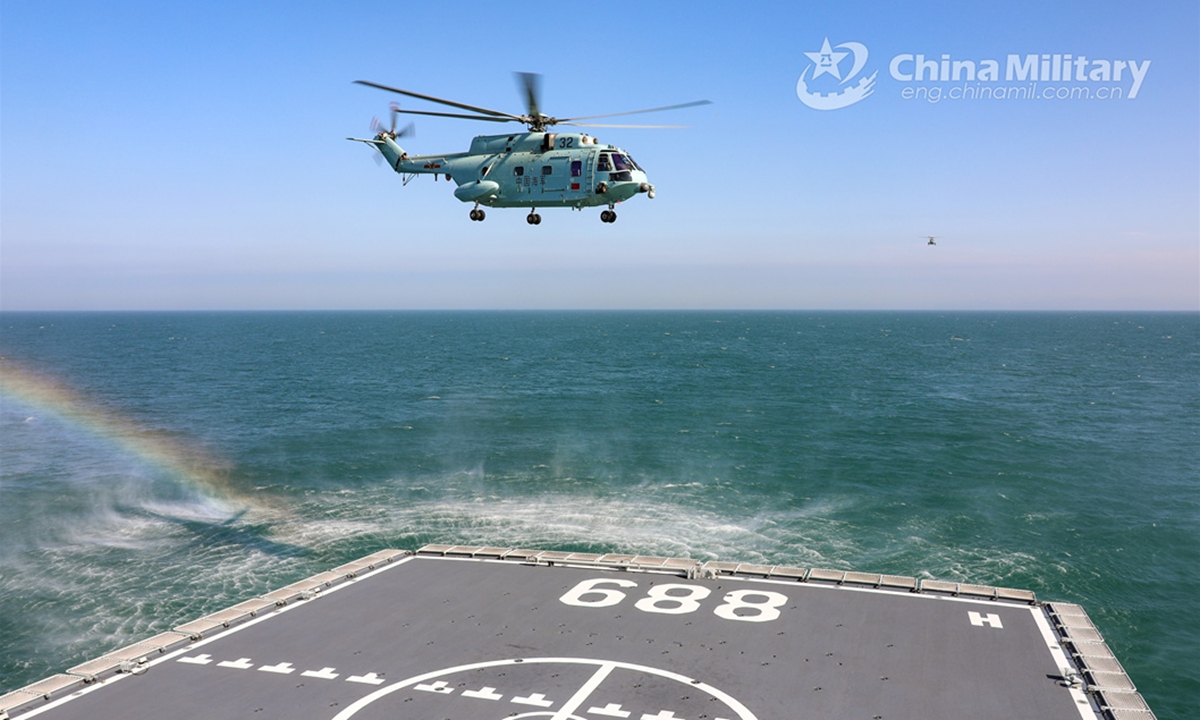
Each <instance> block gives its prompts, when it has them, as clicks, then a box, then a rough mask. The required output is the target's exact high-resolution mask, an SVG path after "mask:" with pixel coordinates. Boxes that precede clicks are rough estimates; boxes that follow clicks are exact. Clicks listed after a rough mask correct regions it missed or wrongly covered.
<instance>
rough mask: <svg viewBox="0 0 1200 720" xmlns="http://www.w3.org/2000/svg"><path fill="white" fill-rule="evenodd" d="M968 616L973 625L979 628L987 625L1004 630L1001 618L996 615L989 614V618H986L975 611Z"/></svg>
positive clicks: (969, 612)
mask: <svg viewBox="0 0 1200 720" xmlns="http://www.w3.org/2000/svg"><path fill="white" fill-rule="evenodd" d="M967 616H968V617H970V618H971V624H972V625H975V626H977V627H983V626H984V625H987V626H988V627H994V628H1001V629H1003V628H1004V625H1003V624H1002V623H1001V622H1000V616H999V615H997V614H996V613H988V614H987V616H984V615H983V614H981V613H977V612H975V611H968V612H967Z"/></svg>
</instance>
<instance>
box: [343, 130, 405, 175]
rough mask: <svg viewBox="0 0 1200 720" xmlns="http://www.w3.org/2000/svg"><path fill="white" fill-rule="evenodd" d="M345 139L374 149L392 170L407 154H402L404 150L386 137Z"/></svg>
mask: <svg viewBox="0 0 1200 720" xmlns="http://www.w3.org/2000/svg"><path fill="white" fill-rule="evenodd" d="M346 139H347V140H350V141H352V142H360V143H366V144H367V145H370V146H372V147H374V148H375V149H376V150H378V151H379V154H380V155H382V156H383V158H384V159H385V160H387V163H388V165H389V166H391V168H392V169H393V170H395V169H397V168H398V167H399V164H400V162H401V159H402V158H404V157H405V156H406V155H407V153H405V152H404V148H402V147H400V144H399V143H397V142H396V141H395V140H393V139H392V138H390V137H387V136H386V135H385V136H384V137H374V138H369V139H368V138H355V137H348V138H346Z"/></svg>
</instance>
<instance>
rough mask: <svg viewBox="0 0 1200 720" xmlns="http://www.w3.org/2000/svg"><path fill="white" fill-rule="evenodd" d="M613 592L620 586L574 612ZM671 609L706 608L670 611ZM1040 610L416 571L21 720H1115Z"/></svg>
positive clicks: (716, 586)
mask: <svg viewBox="0 0 1200 720" xmlns="http://www.w3.org/2000/svg"><path fill="white" fill-rule="evenodd" d="M595 579H604V580H606V581H607V582H601V583H598V584H597V588H596V590H597V591H593V592H591V593H582V592H576V593H575V595H574V598H575V599H574V602H575V604H573V605H572V604H568V602H564V601H563V600H562V598H563V597H564V596H566V597H567V599H568V600H571V598H572V596H571V595H569V594H568V593H569V591H571V590H572V589H573V588H577V587H578V586H579V584H580V583H583V582H585V581H591V580H595ZM618 581H619V582H618ZM620 583H623V584H625V586H624V587H622V586H620ZM630 583H636V585H630ZM668 584H670V585H676V586H682V587H676V588H674V589H664V588H662V587H661V586H663V585H668ZM656 587H657V588H658V589H657V590H655V589H654V588H656ZM706 591H707V592H706ZM735 591H752V592H750V593H749V594H747V593H742V595H741V599H740V602H741V603H742V604H743V605H745V606H746V607H742V608H740V609H738V608H737V607H736V605H737V604H738V602H737V598H736V597H735V598H734V599H735V602H734V604H733V605H732V606H731V605H729V602H728V601H729V594H730V593H733V592H735ZM764 593H773V595H771V594H764ZM671 595H675V596H677V597H678V596H687V598H691V600H690V601H688V600H687V599H686V598H685V599H684V600H683V601H680V600H670V599H662V598H663V597H668V598H669V596H671ZM700 595H706V596H705V597H700ZM735 595H736V593H735ZM656 597H658V598H659V599H658V600H657V601H656V600H655V598H656ZM606 603H611V604H606ZM722 606H725V607H724V608H723V609H722ZM767 606H777V607H767ZM664 611H666V612H664ZM670 611H674V612H670ZM718 611H720V612H718ZM776 612H777V613H778V617H774V618H773V619H766V618H770V617H771V616H772V615H773V614H774V613H776ZM722 613H723V614H722ZM971 613H976V616H975V617H974V620H975V622H972V615H971ZM1040 613H1043V611H1042V610H1041V609H1040V608H1038V607H1036V606H1031V605H1029V604H1025V605H1021V604H1018V603H1004V602H997V601H995V600H964V599H962V598H951V597H939V596H932V595H917V594H912V593H901V592H883V591H872V590H852V589H849V588H846V587H838V586H831V585H826V586H821V585H816V584H808V583H799V582H795V581H762V580H759V581H755V580H748V579H743V578H735V577H719V578H716V579H686V578H683V577H679V576H676V575H669V574H661V573H647V572H622V571H615V570H611V569H601V568H582V569H581V568H574V567H561V566H557V567H547V566H545V565H540V566H535V565H528V564H521V563H516V562H511V561H507V562H506V561H482V560H464V559H451V558H437V557H425V556H416V557H411V558H408V559H404V560H399V561H397V562H396V563H394V564H392V565H389V566H386V567H385V568H383V569H381V570H378V571H376V572H375V573H373V574H369V575H365V576H363V577H361V578H359V579H357V580H353V581H350V582H346V583H344V584H342V585H340V586H337V587H336V588H334V589H332V590H330V591H326V592H324V593H322V594H321V595H319V596H318V597H316V598H314V599H312V600H306V601H301V602H297V603H294V604H291V605H288V606H287V607H285V608H283V609H282V610H280V611H275V612H267V614H265V615H262V616H260V617H258V618H256V619H255V620H252V621H250V622H247V623H244V624H242V625H240V626H235V627H233V628H231V629H230V630H223V631H221V632H218V633H216V634H213V635H210V636H209V637H206V638H204V639H203V640H200V641H198V642H192V643H190V644H188V645H186V647H183V648H181V649H179V650H176V651H173V652H170V653H167V654H164V655H161V656H159V657H158V659H156V660H154V661H153V662H152V663H151V664H150V665H149V666H148V667H147V669H146V671H145V672H144V673H141V674H122V675H116V676H113V677H111V678H110V679H108V680H106V681H105V682H103V683H95V684H92V685H90V686H87V688H86V689H85V690H84V691H83V692H82V693H76V694H75V695H73V696H70V697H68V698H67V699H66V700H65V701H59V702H55V703H52V704H49V705H44V706H42V707H39V708H34V709H32V711H28V712H26V714H24V715H16V716H14V717H39V718H47V719H51V718H53V719H68V718H80V719H83V718H87V719H89V720H93V719H95V718H129V719H130V720H137V719H141V718H145V719H147V720H150V719H153V720H161V719H162V718H219V719H221V720H228V719H230V718H247V719H253V720H266V719H268V718H289V719H292V720H299V719H306V718H313V719H318V718H319V719H330V718H333V719H336V720H348V719H349V718H355V720H367V719H376V718H378V719H382V718H389V719H394V718H409V719H412V720H443V719H446V720H473V719H479V720H485V719H488V720H498V719H499V718H505V717H518V718H525V717H545V718H553V719H554V720H566V718H587V719H589V720H674V719H679V718H686V719H687V720H751V719H753V718H757V719H758V720H769V719H770V720H775V719H779V720H782V719H785V718H786V719H789V720H791V719H795V720H802V719H807V718H814V719H815V718H821V719H822V720H824V719H828V718H862V719H863V720H873V719H876V718H880V719H886V720H902V719H906V718H914V719H915V718H921V719H922V720H927V719H929V718H973V719H975V720H987V719H988V718H997V719H999V718H1006V719H1007V718H1041V719H1044V720H1057V719H1060V718H1061V719H1062V720H1079V718H1081V717H1083V718H1095V717H1096V716H1097V715H1096V714H1095V712H1094V711H1093V710H1092V709H1091V708H1090V707H1089V706H1088V705H1087V704H1086V701H1084V703H1085V704H1082V705H1081V704H1080V698H1081V697H1082V694H1081V693H1079V692H1078V691H1076V692H1074V693H1073V692H1072V691H1071V690H1068V689H1067V688H1065V687H1063V686H1062V685H1060V684H1059V683H1058V682H1057V680H1058V679H1060V678H1059V676H1060V675H1061V673H1062V668H1060V667H1058V665H1057V664H1056V661H1055V659H1054V657H1053V656H1052V654H1051V650H1050V647H1051V645H1052V644H1053V643H1055V642H1056V641H1055V640H1054V639H1053V636H1051V637H1050V639H1049V640H1048V639H1047V637H1046V636H1045V634H1044V633H1043V630H1042V629H1040V628H1039V626H1038V623H1037V621H1036V620H1035V617H1037V616H1038V615H1039V614H1040ZM738 618H742V619H738ZM745 618H749V619H745ZM997 620H998V622H997ZM981 621H982V622H981ZM995 625H1001V626H1002V627H995Z"/></svg>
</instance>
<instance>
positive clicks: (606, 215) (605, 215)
mask: <svg viewBox="0 0 1200 720" xmlns="http://www.w3.org/2000/svg"><path fill="white" fill-rule="evenodd" d="M616 220H617V214H616V213H615V212H613V211H612V210H605V211H604V212H602V213H600V221H601V222H606V223H610V222H616Z"/></svg>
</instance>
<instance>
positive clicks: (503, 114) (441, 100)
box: [354, 80, 524, 122]
mask: <svg viewBox="0 0 1200 720" xmlns="http://www.w3.org/2000/svg"><path fill="white" fill-rule="evenodd" d="M354 82H356V83H358V84H359V85H367V86H369V87H373V88H378V89H380V90H387V91H388V92H394V93H399V94H401V95H407V96H409V97H415V98H418V99H420V100H428V101H429V102H435V103H438V104H440V105H449V106H450V107H456V108H459V109H461V110H470V111H471V112H477V113H480V114H482V115H492V116H494V117H497V118H505V119H506V120H515V121H517V122H524V120H523V119H522V118H521V117H520V116H519V115H511V114H509V113H506V112H500V111H499V110H489V109H488V108H484V107H479V106H477V105H468V104H466V103H460V102H455V101H453V100H446V99H444V98H439V97H434V96H433V95H422V94H421V93H415V92H412V91H411V90H401V89H400V88H394V87H389V86H387V85H380V84H379V83H373V82H370V81H368V80H355V81H354ZM408 112H412V111H411V110H410V111H408ZM474 119H476V120H484V119H486V118H474Z"/></svg>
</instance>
